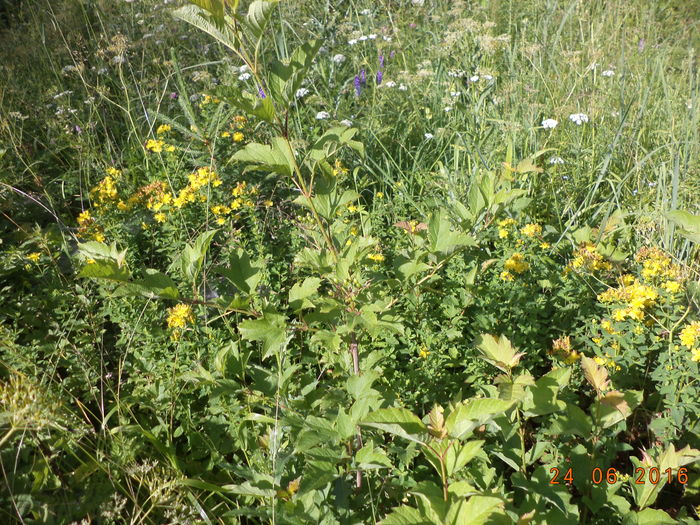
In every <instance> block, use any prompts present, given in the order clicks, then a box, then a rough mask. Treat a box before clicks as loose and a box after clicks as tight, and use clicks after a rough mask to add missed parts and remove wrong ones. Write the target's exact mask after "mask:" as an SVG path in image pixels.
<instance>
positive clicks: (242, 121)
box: [233, 115, 248, 129]
mask: <svg viewBox="0 0 700 525" xmlns="http://www.w3.org/2000/svg"><path fill="white" fill-rule="evenodd" d="M233 122H234V123H235V126H236V127H237V128H238V129H242V128H243V126H245V125H246V122H248V119H247V118H245V117H244V116H243V115H236V116H235V117H233Z"/></svg>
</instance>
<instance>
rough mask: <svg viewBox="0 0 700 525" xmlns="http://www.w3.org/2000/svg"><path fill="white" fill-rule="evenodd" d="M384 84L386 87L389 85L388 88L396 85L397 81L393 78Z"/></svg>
mask: <svg viewBox="0 0 700 525" xmlns="http://www.w3.org/2000/svg"><path fill="white" fill-rule="evenodd" d="M383 85H384V86H385V87H388V88H393V87H396V82H394V81H393V80H389V81H388V82H385V83H384V84H383Z"/></svg>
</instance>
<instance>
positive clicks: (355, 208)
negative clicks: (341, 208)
mask: <svg viewBox="0 0 700 525" xmlns="http://www.w3.org/2000/svg"><path fill="white" fill-rule="evenodd" d="M348 211H349V212H350V213H355V212H356V211H357V206H355V205H354V204H349V205H348Z"/></svg>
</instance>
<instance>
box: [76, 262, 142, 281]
mask: <svg viewBox="0 0 700 525" xmlns="http://www.w3.org/2000/svg"><path fill="white" fill-rule="evenodd" d="M78 277H92V278H94V279H107V280H109V281H119V282H125V281H128V280H129V279H130V278H131V274H130V273H129V270H127V269H126V268H124V267H122V268H120V267H119V266H118V265H117V263H116V262H115V261H111V260H99V261H98V260H96V261H95V262H91V263H88V264H86V265H85V266H83V269H82V270H80V273H79V274H78Z"/></svg>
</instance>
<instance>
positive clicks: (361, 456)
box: [355, 441, 392, 469]
mask: <svg viewBox="0 0 700 525" xmlns="http://www.w3.org/2000/svg"><path fill="white" fill-rule="evenodd" d="M355 462H356V463H357V464H358V466H359V467H360V468H362V469H374V468H381V467H390V468H391V467H392V464H391V461H390V460H389V457H388V456H387V455H386V452H384V451H383V450H382V449H380V448H374V444H373V443H372V442H371V441H370V442H369V443H367V444H366V445H365V446H364V447H362V448H361V449H360V450H358V451H357V452H356V453H355Z"/></svg>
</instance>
